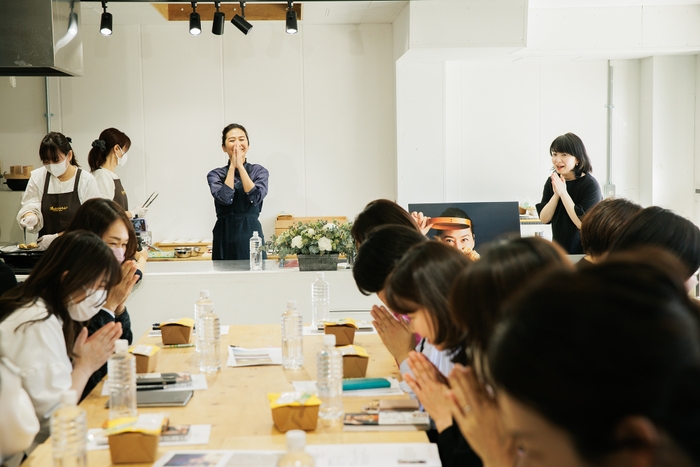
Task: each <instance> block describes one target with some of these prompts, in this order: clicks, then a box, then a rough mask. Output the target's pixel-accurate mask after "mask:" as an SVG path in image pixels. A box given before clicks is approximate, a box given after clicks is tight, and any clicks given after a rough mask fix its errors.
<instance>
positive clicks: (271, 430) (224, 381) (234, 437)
mask: <svg viewBox="0 0 700 467" xmlns="http://www.w3.org/2000/svg"><path fill="white" fill-rule="evenodd" d="M221 341H222V342H221V344H222V348H221V358H222V365H224V366H222V370H221V371H220V372H218V373H216V374H215V375H212V376H208V377H207V383H208V385H209V389H207V390H206V391H195V392H194V396H193V397H192V399H191V400H190V402H189V403H188V404H187V406H186V407H167V408H161V409H156V408H151V409H148V408H142V409H139V412H141V413H144V412H163V411H166V412H168V413H169V414H170V422H171V423H172V424H174V425H182V424H211V425H212V430H211V437H210V442H209V444H208V445H206V446H179V447H172V448H163V447H160V448H159V453H158V456H159V457H160V456H161V455H163V453H164V452H165V451H166V450H192V449H194V450H204V449H270V450H284V449H285V437H284V434H282V433H280V432H279V431H277V429H276V428H275V427H274V425H273V423H272V415H271V412H270V408H269V404H268V401H267V397H266V395H267V393H270V392H286V391H292V390H293V387H292V381H297V380H312V379H316V352H317V351H318V350H319V349H320V348H321V345H322V338H321V336H304V362H305V364H304V368H303V369H301V370H298V371H288V370H283V369H282V367H280V366H260V367H246V368H229V367H226V366H225V365H226V359H227V351H228V350H227V349H228V346H229V345H239V346H242V347H273V346H279V345H280V327H279V325H277V324H261V325H247V326H231V327H230V330H229V334H227V335H225V336H221ZM139 343H143V344H160V338H148V337H142V338H141V339H139ZM355 343H356V344H357V345H360V346H362V347H364V348H365V349H366V350H367V352H368V354H369V355H370V361H369V365H368V368H367V376H368V377H380V376H395V377H398V376H399V371H398V368H397V366H396V363H395V361H394V359H393V358H392V357H391V355H390V354H389V352H388V351H387V350H386V347H384V344H382V342H381V339H380V338H379V336H378V335H376V334H357V335H356V336H355ZM158 355H159V357H158V365H157V368H156V371H161V372H166V371H168V372H170V371H179V372H190V373H199V370H198V366H197V365H198V361H197V354H196V353H195V351H194V348H192V347H190V348H180V349H163V350H161V351H160V352H158ZM101 391H102V383H100V384H99V385H98V386H97V387H96V388H95V390H93V391H92V393H91V394H90V395H89V396H88V397H87V398H86V399H85V400H84V401H83V402H82V403H81V404H80V406H81V407H83V408H84V409H85V410H86V411H87V413H88V427H89V428H95V427H99V426H101V425H102V423H103V422H104V420H106V419H107V417H108V409H106V408H105V403H106V401H107V396H100V393H101ZM401 397H403V398H405V397H408V396H406V395H404V396H401ZM375 399H376V398H366V397H346V398H344V401H343V402H344V405H345V411H346V412H360V411H361V407H362V405H363V404H367V403H368V402H369V401H370V400H375ZM50 441H51V440H50V439H49V440H48V441H47V442H46V443H44V444H42V445H41V446H39V447H38V448H37V449H36V450H35V451H34V452H33V453H32V455H31V456H30V457H29V459H28V460H27V461H25V463H24V464H23V466H26V467H38V466H41V467H50V466H52V465H53V460H52V457H51V444H50ZM391 442H403V443H410V442H428V438H427V436H426V434H425V432H423V431H402V432H384V431H382V432H376V431H375V432H371V431H367V432H343V431H341V428H333V429H331V428H324V427H320V426H319V428H317V429H316V430H315V431H312V432H308V433H307V443H308V444H338V443H391ZM110 464H111V460H110V455H109V450H101V451H89V452H88V463H87V465H89V466H102V465H110ZM124 465H126V464H124ZM133 465H150V464H133Z"/></svg>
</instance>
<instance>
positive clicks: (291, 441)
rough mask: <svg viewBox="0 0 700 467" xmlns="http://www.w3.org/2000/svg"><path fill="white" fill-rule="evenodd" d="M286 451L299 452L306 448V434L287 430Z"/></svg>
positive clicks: (300, 431) (301, 431)
mask: <svg viewBox="0 0 700 467" xmlns="http://www.w3.org/2000/svg"><path fill="white" fill-rule="evenodd" d="M286 436H287V450H288V451H301V450H303V449H304V447H306V432H305V431H303V430H289V431H288V432H287V435H286Z"/></svg>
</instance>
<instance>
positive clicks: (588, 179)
mask: <svg viewBox="0 0 700 467" xmlns="http://www.w3.org/2000/svg"><path fill="white" fill-rule="evenodd" d="M549 152H550V153H551V155H552V165H553V166H554V172H553V173H552V175H551V176H550V177H549V178H548V179H547V181H546V182H545V184H544V191H543V193H542V201H541V202H540V203H538V204H537V212H538V214H539V215H540V220H541V221H542V222H543V223H545V224H549V223H551V224H552V234H553V237H554V241H555V242H557V243H559V244H560V245H561V246H562V247H563V248H564V249H565V250H566V252H567V253H569V254H574V255H575V254H583V246H582V245H581V233H580V229H581V217H582V216H583V215H584V214H585V213H586V211H588V210H589V209H590V208H592V207H593V206H595V205H596V204H597V203H598V202H599V201H600V200H601V199H602V198H603V197H602V195H601V192H600V185H598V181H597V180H596V179H595V178H593V176H592V175H591V172H592V171H593V167H592V165H591V161H590V159H588V154H587V153H586V147H585V146H584V145H583V141H581V138H579V137H578V136H576V135H575V134H573V133H567V134H565V135H562V136H559V137H557V138H556V139H555V140H554V141H553V142H552V145H551V146H550V148H549Z"/></svg>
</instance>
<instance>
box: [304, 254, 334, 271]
mask: <svg viewBox="0 0 700 467" xmlns="http://www.w3.org/2000/svg"><path fill="white" fill-rule="evenodd" d="M297 259H298V260H299V270H300V271H336V270H337V269H338V254H337V253H334V254H330V255H297Z"/></svg>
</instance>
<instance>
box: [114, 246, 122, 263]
mask: <svg viewBox="0 0 700 467" xmlns="http://www.w3.org/2000/svg"><path fill="white" fill-rule="evenodd" d="M111 250H112V253H114V257H115V258H117V261H119V264H122V263H123V262H124V250H122V249H121V248H112V249H111Z"/></svg>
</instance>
